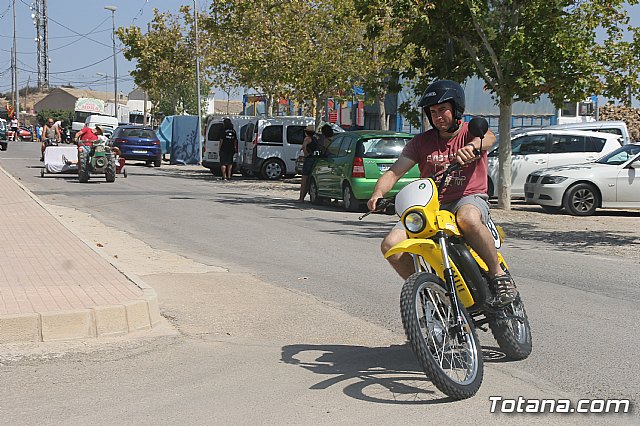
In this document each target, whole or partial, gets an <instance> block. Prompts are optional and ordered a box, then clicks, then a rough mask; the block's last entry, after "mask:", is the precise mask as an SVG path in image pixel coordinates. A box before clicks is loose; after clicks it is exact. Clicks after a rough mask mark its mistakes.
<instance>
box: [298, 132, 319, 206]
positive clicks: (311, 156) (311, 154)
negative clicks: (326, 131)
mask: <svg viewBox="0 0 640 426" xmlns="http://www.w3.org/2000/svg"><path fill="white" fill-rule="evenodd" d="M315 133H316V128H315V127H314V126H313V124H309V125H308V126H307V127H306V128H305V129H304V140H303V141H302V154H303V155H304V163H302V181H301V183H300V197H299V198H298V202H299V203H304V198H305V197H306V196H307V193H308V192H309V177H310V176H311V172H312V171H313V166H314V164H315V162H316V159H315V155H316V153H317V152H318V149H319V146H318V139H317V137H316V134H315Z"/></svg>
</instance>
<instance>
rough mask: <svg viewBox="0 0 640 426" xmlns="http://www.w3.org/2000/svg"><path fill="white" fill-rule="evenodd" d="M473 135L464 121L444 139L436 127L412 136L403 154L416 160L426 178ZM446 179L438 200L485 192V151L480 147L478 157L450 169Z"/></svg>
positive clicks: (442, 167) (454, 156)
mask: <svg viewBox="0 0 640 426" xmlns="http://www.w3.org/2000/svg"><path fill="white" fill-rule="evenodd" d="M473 139H474V136H472V135H471V134H470V133H469V127H468V125H467V123H463V124H462V126H460V130H459V132H458V133H457V134H456V135H455V136H454V137H452V138H451V139H444V138H442V137H440V136H439V133H438V131H437V130H435V129H429V130H427V131H426V132H424V133H420V134H419V135H417V136H416V137H414V138H413V139H411V140H410V141H409V143H407V145H406V146H405V147H404V150H403V151H402V155H403V156H405V157H407V158H409V159H411V160H413V161H415V162H416V163H418V168H419V169H420V177H423V178H425V177H429V176H431V175H432V174H434V173H436V172H438V171H440V170H444V169H446V168H447V167H448V166H449V164H450V163H452V162H455V159H456V152H457V151H458V150H459V149H460V148H462V147H463V146H464V145H465V144H467V143H469V142H471V141H472V140H473ZM447 182H448V183H447V185H446V186H445V187H444V189H443V190H442V194H440V202H441V203H450V202H452V201H456V200H459V199H460V198H462V197H464V196H466V195H474V194H486V193H487V151H484V150H483V151H482V156H481V157H480V159H479V160H478V161H474V162H473V163H470V164H467V165H466V166H464V167H462V168H461V169H459V170H457V171H455V172H453V173H451V174H450V175H449V177H448V179H447Z"/></svg>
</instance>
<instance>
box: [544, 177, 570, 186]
mask: <svg viewBox="0 0 640 426" xmlns="http://www.w3.org/2000/svg"><path fill="white" fill-rule="evenodd" d="M565 180H567V178H566V177H564V176H545V177H543V178H542V180H541V181H540V183H541V184H542V185H548V184H550V185H556V184H558V183H562V182H564V181H565Z"/></svg>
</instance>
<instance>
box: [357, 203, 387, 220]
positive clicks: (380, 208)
mask: <svg viewBox="0 0 640 426" xmlns="http://www.w3.org/2000/svg"><path fill="white" fill-rule="evenodd" d="M391 205H393V201H391V200H389V199H388V198H378V199H377V200H376V208H375V209H374V210H370V211H368V212H366V213H365V214H363V215H362V216H360V217H358V220H362V219H364V218H365V217H367V216H369V215H370V214H371V213H374V212H383V211H385V210H386V209H387V207H389V206H391Z"/></svg>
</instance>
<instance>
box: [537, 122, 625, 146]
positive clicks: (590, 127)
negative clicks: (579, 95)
mask: <svg viewBox="0 0 640 426" xmlns="http://www.w3.org/2000/svg"><path fill="white" fill-rule="evenodd" d="M548 128H549V129H564V130H567V129H571V130H582V131H586V132H602V133H611V134H613V135H617V136H618V137H619V138H620V139H621V140H622V144H623V145H626V144H628V143H631V142H633V141H632V140H631V135H629V129H628V128H627V125H626V123H625V122H624V121H583V122H580V123H566V124H556V125H554V126H550V127H548Z"/></svg>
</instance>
